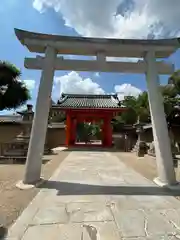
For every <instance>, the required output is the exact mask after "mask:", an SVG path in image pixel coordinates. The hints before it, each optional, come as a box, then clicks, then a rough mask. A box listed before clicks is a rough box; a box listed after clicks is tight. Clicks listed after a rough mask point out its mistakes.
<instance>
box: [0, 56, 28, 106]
mask: <svg viewBox="0 0 180 240" xmlns="http://www.w3.org/2000/svg"><path fill="white" fill-rule="evenodd" d="M20 76H21V72H20V70H19V69H17V68H16V66H14V65H13V64H11V63H8V62H2V61H0V110H4V109H12V108H14V109H16V108H18V107H20V106H22V105H24V104H25V103H26V101H27V100H29V99H30V93H29V90H28V89H27V87H26V85H25V84H24V83H23V82H22V81H20V80H19V77H20Z"/></svg>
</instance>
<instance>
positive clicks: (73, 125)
mask: <svg viewBox="0 0 180 240" xmlns="http://www.w3.org/2000/svg"><path fill="white" fill-rule="evenodd" d="M76 125H77V121H76V119H72V120H71V141H70V142H71V145H74V144H75V142H76Z"/></svg>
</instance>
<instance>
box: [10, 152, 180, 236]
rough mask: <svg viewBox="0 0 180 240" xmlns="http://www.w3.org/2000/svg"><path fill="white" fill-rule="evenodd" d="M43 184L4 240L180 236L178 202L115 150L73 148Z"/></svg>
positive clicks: (179, 208) (179, 207)
mask: <svg viewBox="0 0 180 240" xmlns="http://www.w3.org/2000/svg"><path fill="white" fill-rule="evenodd" d="M41 188H42V189H41V191H40V192H39V194H38V195H37V196H36V197H35V199H34V200H33V201H32V203H31V204H30V205H29V206H28V207H27V209H25V210H24V212H23V213H22V215H21V216H20V217H19V218H18V220H17V221H16V223H15V224H14V225H13V226H12V227H11V228H10V230H9V235H8V237H7V239H9V240H19V239H22V240H41V239H43V240H50V239H51V240H54V239H59V240H120V239H123V240H135V239H136V240H145V239H149V240H156V239H171V240H174V239H180V201H178V200H176V199H175V198H174V197H171V196H168V194H169V192H168V191H169V190H164V189H161V188H158V187H157V186H156V185H154V184H153V183H152V182H151V181H149V180H147V179H146V178H144V177H143V176H141V175H140V174H138V173H136V172H135V171H133V170H132V169H130V168H128V167H127V166H126V165H124V164H123V163H122V162H121V161H120V160H119V159H118V158H117V157H116V156H115V155H114V154H113V153H109V152H101V151H91V152H90V151H89V152H88V151H73V152H71V153H70V154H69V155H68V157H67V158H66V159H65V160H64V162H63V163H62V164H61V165H60V167H59V169H57V171H56V172H55V173H54V175H53V176H52V178H51V179H50V180H49V181H47V182H46V183H45V184H44V185H43V186H41Z"/></svg>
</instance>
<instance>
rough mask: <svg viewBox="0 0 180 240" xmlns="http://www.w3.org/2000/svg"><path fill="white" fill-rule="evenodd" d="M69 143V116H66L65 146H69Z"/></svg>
mask: <svg viewBox="0 0 180 240" xmlns="http://www.w3.org/2000/svg"><path fill="white" fill-rule="evenodd" d="M70 142H71V115H70V114H69V113H67V115H66V146H69V145H70Z"/></svg>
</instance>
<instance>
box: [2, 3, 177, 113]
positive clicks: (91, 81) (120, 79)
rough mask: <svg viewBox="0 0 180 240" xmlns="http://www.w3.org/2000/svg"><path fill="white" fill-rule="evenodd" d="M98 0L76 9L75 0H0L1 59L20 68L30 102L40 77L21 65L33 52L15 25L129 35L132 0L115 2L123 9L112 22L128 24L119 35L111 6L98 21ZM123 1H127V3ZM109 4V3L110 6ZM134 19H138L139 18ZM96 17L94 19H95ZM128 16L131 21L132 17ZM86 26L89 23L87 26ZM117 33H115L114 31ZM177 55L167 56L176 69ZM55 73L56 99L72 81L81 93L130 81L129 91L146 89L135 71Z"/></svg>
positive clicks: (66, 32) (59, 31)
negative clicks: (128, 72)
mask: <svg viewBox="0 0 180 240" xmlns="http://www.w3.org/2000/svg"><path fill="white" fill-rule="evenodd" d="M100 1H101V0H96V1H95V0H94V1H93V0H92V5H93V3H94V6H89V8H87V7H86V6H84V5H83V1H81V0H78V1H77V3H78V4H82V5H80V6H78V4H77V6H76V7H77V10H76V9H74V6H73V4H74V2H75V0H73V1H72V0H68V1H67V2H66V1H64V0H59V1H58V0H34V1H32V0H26V1H25V0H1V5H0V14H1V21H0V29H1V38H0V59H1V60H7V61H10V62H11V63H13V64H15V65H16V66H17V67H18V68H20V69H21V71H22V76H21V80H24V81H25V82H26V83H27V85H28V86H29V87H30V89H31V94H32V100H31V101H30V103H32V104H33V105H35V101H36V95H37V90H38V85H39V79H40V71H36V70H27V69H25V68H24V58H25V57H28V56H32V55H33V54H31V53H30V52H29V51H28V50H27V49H26V48H25V47H24V46H22V45H21V44H20V43H19V42H18V40H17V39H16V36H15V34H14V28H20V29H24V30H28V31H34V32H42V33H49V34H62V35H69V36H78V35H79V36H90V37H91V36H92V37H93V36H95V37H97V32H98V33H100V36H99V37H109V36H110V37H111V36H112V37H119V38H122V37H124V36H126V35H127V37H129V36H131V35H130V34H131V33H130V30H131V28H129V25H128V23H127V20H128V17H127V14H128V10H127V9H128V6H129V5H128V4H129V2H131V3H132V1H127V2H125V1H123V4H124V5H123V8H122V7H121V8H120V7H119V6H120V5H118V8H117V3H116V5H115V6H114V7H116V9H117V11H124V12H121V15H119V16H120V17H121V19H118V21H117V20H116V22H114V25H116V24H120V23H121V22H122V20H124V21H126V22H125V23H126V25H127V27H124V28H123V29H122V27H121V29H122V32H123V34H122V35H121V34H119V35H117V36H116V35H115V36H114V35H113V33H114V32H112V31H111V27H112V26H111V25H110V23H111V24H112V21H111V19H110V17H109V16H111V12H110V13H109V12H108V11H110V10H113V9H110V8H109V7H108V6H107V8H108V9H107V11H106V10H104V12H105V13H106V14H107V15H106V16H104V17H105V20H107V22H106V21H100V20H102V19H100V16H99V14H98V16H96V15H97V14H96V8H97V7H98V6H96V4H97V2H100ZM115 1H116V2H117V0H112V5H113V4H115ZM85 2H86V3H87V1H84V3H85ZM105 2H106V0H105ZM119 2H120V1H119ZM66 3H67V4H66ZM68 3H69V5H68ZM125 3H127V6H126V4H125ZM33 4H34V5H33ZM108 4H109V3H108ZM112 5H111V7H113V6H112ZM132 6H133V5H131V9H129V14H130V13H131V12H132V11H135V9H132ZM83 7H86V8H85V10H83ZM93 7H94V8H93ZM90 8H92V9H90ZM109 9H110V10H109ZM90 10H91V11H90ZM99 10H100V9H99ZM81 11H83V14H84V12H85V11H86V12H85V13H86V14H85V15H83V14H81V13H82V12H81ZM42 12H43V13H42ZM105 13H104V14H105ZM125 13H126V14H125ZM92 14H94V15H92ZM80 15H82V16H81V19H79V17H77V16H80ZM124 16H125V17H124ZM129 16H130V15H129ZM96 17H97V18H96ZM120 17H119V18H120ZM142 17H143V16H142ZM83 18H84V19H83ZM102 18H103V16H102ZM131 18H132V17H131ZM161 18H162V16H161ZM99 19H100V20H99ZM129 19H130V18H129ZM136 19H137V21H138V18H136ZM95 20H96V21H97V22H95ZM131 20H132V21H133V19H131ZM86 21H87V23H86ZM129 21H130V20H129ZM83 24H85V25H83ZM93 24H94V25H93ZM98 24H99V25H98ZM168 24H169V25H168ZM168 24H167V25H165V27H164V29H165V30H166V34H167V32H168V31H167V29H168V28H167V26H168V27H169V28H170V23H168ZM171 24H173V23H171ZM87 26H88V27H89V29H88V27H87ZM123 26H124V25H123ZM171 26H172V25H171ZM115 27H116V26H113V28H112V29H113V31H114V29H115ZM140 27H141V30H142V32H143V29H146V28H145V27H146V26H144V25H143V26H140ZM96 28H97V29H96ZM103 28H104V29H105V30H104V29H103ZM147 28H148V26H147ZM161 28H162V26H161ZM171 28H172V27H171ZM176 29H177V28H176ZM101 30H102V31H101ZM126 30H127V31H126ZM135 30H136V32H138V34H139V32H140V29H137V27H136V29H135ZM135 30H131V32H132V34H133V31H135ZM108 31H109V32H108ZM150 31H151V29H149V31H148V32H147V31H146V33H144V34H145V35H148V36H149V34H150V33H151V32H150ZM153 31H154V32H153V34H154V33H156V32H157V31H158V29H155V30H153ZM155 31H156V32H155ZM177 32H178V31H176V32H175V33H174V34H177ZM116 34H117V31H116ZM161 34H162V32H161ZM164 34H165V33H164ZM168 34H170V33H168ZM145 35H143V34H142V35H141V34H140V37H141V38H144V36H145ZM171 36H172V35H171V34H170V35H168V36H167V37H171ZM132 37H134V35H132ZM135 37H136V36H135ZM156 37H158V36H156ZM160 37H161V36H160ZM165 37H166V36H165ZM179 58H180V52H179V51H178V52H176V53H175V54H173V55H172V56H171V57H170V58H169V59H168V60H169V61H171V62H172V63H174V64H175V68H176V69H178V68H180V61H178V60H179ZM55 76H56V77H55V81H54V88H53V92H52V98H53V99H55V100H57V99H58V97H59V96H60V91H64V90H67V91H68V90H70V86H71V87H72V84H74V88H72V89H74V91H75V92H78V91H79V92H80V93H81V92H84V91H86V92H88V91H90V92H94V93H97V92H102V91H104V92H106V93H112V92H114V91H115V90H114V87H115V86H117V85H122V84H130V85H128V86H129V87H130V90H132V92H133V91H134V88H133V86H134V87H136V88H138V89H140V90H145V89H146V83H145V77H144V76H143V75H134V74H131V75H130V74H126V75H125V74H121V73H119V74H114V73H100V74H97V73H91V72H79V73H76V72H73V73H70V72H65V71H57V72H56V73H55ZM160 79H161V82H162V83H165V82H166V81H167V76H161V78H160ZM123 86H127V85H123ZM60 88H61V90H60ZM78 88H79V89H78ZM122 89H123V88H122ZM125 90H126V89H125ZM135 90H136V89H135ZM4 113H6V112H4Z"/></svg>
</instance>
